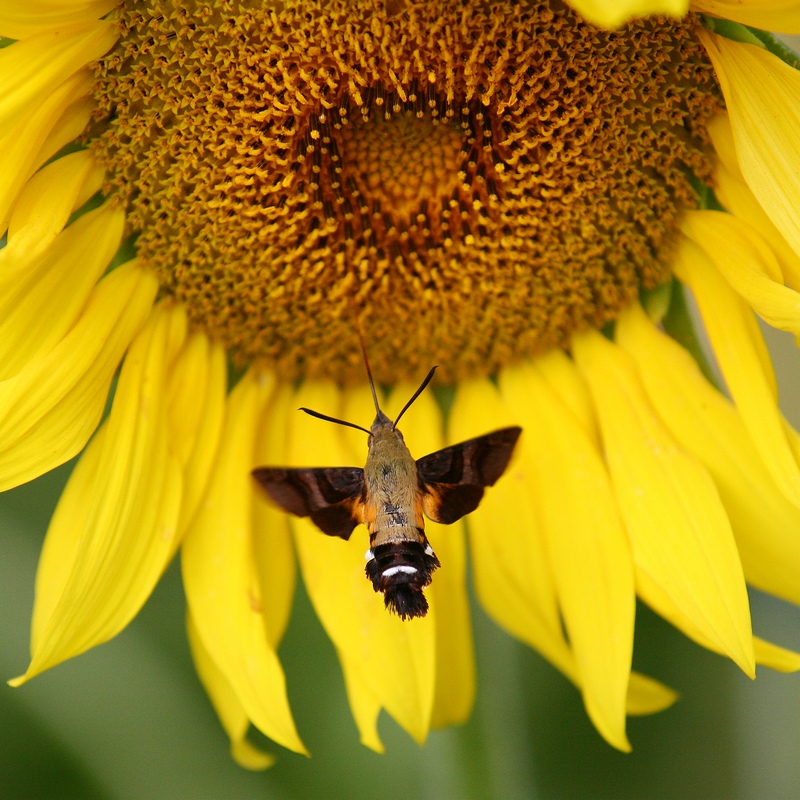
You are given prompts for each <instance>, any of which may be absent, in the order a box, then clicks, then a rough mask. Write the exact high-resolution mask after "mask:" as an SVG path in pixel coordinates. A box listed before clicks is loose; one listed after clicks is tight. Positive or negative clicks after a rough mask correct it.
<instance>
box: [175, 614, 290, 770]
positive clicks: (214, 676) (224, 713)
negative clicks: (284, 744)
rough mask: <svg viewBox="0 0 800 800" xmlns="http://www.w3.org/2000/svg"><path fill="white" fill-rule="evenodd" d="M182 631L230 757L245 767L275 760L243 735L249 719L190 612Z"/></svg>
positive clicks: (259, 766) (264, 765)
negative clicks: (204, 642)
mask: <svg viewBox="0 0 800 800" xmlns="http://www.w3.org/2000/svg"><path fill="white" fill-rule="evenodd" d="M186 631H187V634H188V638H189V646H190V648H191V650H192V658H193V659H194V665H195V668H196V669H197V675H198V676H199V678H200V682H201V683H202V684H203V688H204V689H205V690H206V693H207V694H208V696H209V698H210V700H211V704H212V705H213V706H214V710H215V711H216V712H217V716H218V717H219V721H220V723H222V728H223V730H224V731H225V733H227V734H228V738H229V739H230V741H231V755H232V756H233V759H234V760H235V761H236V763H237V764H238V765H239V766H240V767H244V768H245V769H253V770H260V769H267V767H271V766H272V765H273V764H274V763H275V759H274V758H273V757H272V756H271V755H269V753H265V752H263V751H262V750H259V749H258V748H256V747H254V746H253V745H252V744H250V742H248V741H247V739H246V738H245V737H246V736H247V730H248V728H249V727H250V720H249V719H248V718H247V714H246V713H245V710H244V707H243V706H242V704H241V703H240V702H239V698H238V697H237V696H236V692H234V690H233V687H232V686H231V685H230V683H229V682H228V680H227V679H226V677H225V676H224V675H223V674H222V672H221V670H220V669H219V668H218V667H217V665H216V664H215V663H214V660H213V659H212V658H211V656H210V655H209V654H208V652H207V651H206V649H205V647H203V643H202V642H201V641H200V635H199V634H198V633H197V628H196V626H195V624H194V621H193V620H192V615H191V614H187V615H186Z"/></svg>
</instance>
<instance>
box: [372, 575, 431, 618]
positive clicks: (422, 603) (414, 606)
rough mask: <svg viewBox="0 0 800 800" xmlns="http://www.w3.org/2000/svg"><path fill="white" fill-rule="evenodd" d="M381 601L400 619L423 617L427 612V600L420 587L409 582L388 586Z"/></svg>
mask: <svg viewBox="0 0 800 800" xmlns="http://www.w3.org/2000/svg"><path fill="white" fill-rule="evenodd" d="M383 603H384V605H385V606H386V608H388V609H389V611H392V612H394V613H395V614H397V616H398V617H400V619H402V620H406V619H413V618H414V617H424V616H425V615H426V614H427V613H428V601H427V600H426V599H425V595H424V593H423V591H422V589H417V588H416V587H415V586H412V585H411V584H409V583H398V584H395V585H394V586H390V587H389V588H388V589H387V590H386V591H385V592H384V593H383Z"/></svg>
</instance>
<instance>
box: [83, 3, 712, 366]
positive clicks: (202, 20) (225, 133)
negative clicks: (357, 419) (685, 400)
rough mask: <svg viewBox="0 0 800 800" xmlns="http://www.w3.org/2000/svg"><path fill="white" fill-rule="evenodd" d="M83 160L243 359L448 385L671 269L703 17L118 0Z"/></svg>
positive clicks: (532, 349)
mask: <svg viewBox="0 0 800 800" xmlns="http://www.w3.org/2000/svg"><path fill="white" fill-rule="evenodd" d="M119 15H120V25H121V29H122V36H121V37H120V40H119V42H118V44H117V45H116V47H115V49H114V50H113V51H112V52H111V53H110V54H109V55H108V56H106V57H105V58H104V59H103V61H102V62H101V63H100V64H99V65H98V67H97V70H96V89H95V98H96V101H97V104H98V107H99V111H98V115H97V122H96V126H95V128H94V130H93V138H92V146H93V147H94V149H95V152H96V154H97V156H98V158H99V159H100V161H101V162H102V163H103V164H104V165H105V167H106V169H107V176H108V182H107V186H106V191H107V192H108V193H110V194H114V195H116V196H118V197H119V198H120V200H121V201H122V202H124V203H125V204H126V207H127V208H128V210H129V214H128V220H129V226H130V231H131V233H132V234H135V235H136V237H137V248H138V251H139V254H140V256H141V257H142V258H143V259H144V260H145V261H147V262H148V263H149V264H151V266H152V268H153V269H154V270H156V271H157V273H158V274H159V277H160V279H161V283H162V287H163V291H164V293H166V294H169V295H172V296H174V297H175V298H176V299H178V300H179V301H181V302H183V303H185V305H186V307H187V309H188V312H189V315H190V318H191V319H192V321H193V323H194V324H195V325H196V326H198V327H201V328H203V329H205V330H206V331H207V332H208V333H209V334H210V335H212V336H213V337H215V338H217V339H219V340H221V341H222V342H223V343H224V344H225V345H226V346H227V347H228V349H229V350H230V351H231V352H232V353H233V354H234V356H235V357H236V358H237V359H238V360H239V361H240V362H242V363H243V364H245V363H250V362H252V361H255V360H261V361H264V362H266V363H268V364H272V365H274V366H275V367H276V368H277V369H279V370H280V371H281V373H282V374H283V375H285V376H287V377H292V376H300V375H308V376H327V377H333V378H334V379H336V380H340V381H347V380H352V379H363V366H362V364H361V360H360V353H359V344H358V335H357V333H356V326H355V323H354V316H355V315H357V316H358V319H359V322H360V325H361V327H362V328H363V330H364V334H365V338H366V342H367V347H368V351H369V354H370V360H371V361H372V363H373V370H374V372H375V373H376V377H377V378H378V379H379V380H383V381H387V382H395V381H397V380H399V379H403V378H408V379H411V378H415V377H417V376H418V375H419V373H420V372H424V371H425V370H427V369H428V368H429V366H430V365H431V364H433V363H436V364H439V365H440V371H441V373H442V374H443V375H444V376H445V377H446V378H449V379H451V380H454V379H457V378H461V377H465V376H469V375H477V374H488V373H491V372H493V371H495V370H496V369H497V368H498V367H500V366H502V365H504V364H507V363H509V362H512V361H514V360H515V359H518V358H522V357H526V356H533V355H536V354H538V353H541V352H543V351H545V350H547V349H549V348H552V347H560V346H565V345H567V344H568V342H569V338H570V336H571V335H572V334H573V333H574V332H575V331H578V330H580V329H583V328H586V327H588V326H595V327H600V326H602V325H604V324H606V323H607V322H609V321H611V320H613V319H614V318H615V317H616V315H617V314H618V313H619V312H620V310H621V309H623V308H624V307H625V306H626V305H628V304H629V303H630V302H631V301H632V299H633V298H635V297H636V295H637V293H638V292H639V291H640V290H641V289H642V288H652V287H654V286H656V285H658V284H659V283H661V282H663V281H664V280H665V279H666V278H667V277H668V276H669V260H670V256H671V253H672V249H673V247H674V245H675V243H676V241H677V237H678V223H679V220H680V215H681V213H682V211H683V210H684V209H685V208H687V207H689V206H691V205H693V204H694V202H695V195H694V192H693V189H692V181H693V180H694V179H695V178H697V179H700V180H705V181H708V180H710V175H711V165H710V162H709V158H708V152H709V145H708V137H707V134H706V130H705V123H706V122H707V120H708V119H709V118H710V116H711V115H712V114H713V113H714V112H715V111H717V110H719V105H720V103H719V99H718V97H719V95H718V91H717V88H716V84H715V82H714V79H713V73H712V70H711V67H710V65H709V64H708V63H707V61H706V59H705V56H704V53H703V50H702V48H701V46H700V45H699V44H698V42H697V41H696V40H695V38H694V37H693V35H692V26H693V24H694V21H693V19H692V18H688V19H687V21H685V22H683V23H677V22H666V21H664V20H649V21H638V22H636V23H633V24H631V25H630V26H628V27H627V28H625V29H624V30H622V31H615V32H604V31H598V30H595V29H593V28H591V27H590V26H588V25H586V24H584V23H583V22H582V21H581V20H580V19H579V18H578V17H577V16H576V15H574V14H573V13H572V12H571V11H570V10H568V9H567V8H565V7H564V6H563V4H562V3H561V2H559V0H541V1H539V2H536V1H535V0H529V2H513V1H512V0H505V1H502V0H501V2H498V3H494V4H492V5H491V6H489V5H487V4H485V3H482V2H477V0H476V1H475V2H464V3H455V2H450V1H449V0H428V1H427V2H424V3H412V2H410V0H386V2H385V3H381V2H372V1H371V0H370V1H368V0H326V1H325V2H323V0H285V2H283V3H281V4H279V7H275V8H270V7H266V8H265V7H264V4H263V3H262V2H255V1H254V0H218V2H217V3H215V4H209V3H207V2H194V0H186V2H183V3H181V4H180V5H179V6H177V7H176V6H175V5H174V3H173V1H172V0H131V2H126V3H125V4H124V5H123V6H122V7H121V9H120V11H119Z"/></svg>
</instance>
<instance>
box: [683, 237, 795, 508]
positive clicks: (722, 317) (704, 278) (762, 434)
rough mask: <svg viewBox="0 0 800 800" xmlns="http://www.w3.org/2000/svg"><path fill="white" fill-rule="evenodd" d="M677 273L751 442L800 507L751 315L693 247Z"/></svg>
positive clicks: (686, 249)
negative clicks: (690, 295) (692, 298)
mask: <svg viewBox="0 0 800 800" xmlns="http://www.w3.org/2000/svg"><path fill="white" fill-rule="evenodd" d="M673 271H674V272H675V274H676V275H677V276H678V278H679V279H680V280H681V281H683V282H684V283H685V284H687V285H688V286H689V287H690V288H691V290H692V293H693V294H694V296H695V298H696V300H697V305H698V307H699V309H700V314H701V316H702V318H703V323H704V325H705V327H706V330H707V332H708V337H709V340H710V342H711V346H712V348H713V350H714V354H715V356H716V358H717V361H718V363H719V366H720V369H721V370H722V374H723V375H724V377H725V382H726V383H727V385H728V388H729V390H730V393H731V396H732V397H733V400H734V402H735V404H736V408H737V409H738V411H739V414H740V415H741V417H742V421H743V422H744V424H745V426H746V427H747V430H748V431H749V433H750V437H751V439H752V441H753V444H754V445H755V447H756V449H757V450H758V452H759V454H760V455H761V458H762V460H763V462H764V464H765V466H766V467H767V469H768V470H769V472H770V473H771V474H772V476H773V479H774V480H775V482H776V483H777V484H778V486H779V487H780V489H781V491H782V492H783V493H784V494H785V495H786V496H787V497H788V498H789V499H790V500H791V501H792V502H793V503H795V504H796V505H799V506H800V469H798V465H797V461H796V460H795V456H794V454H793V452H792V449H791V446H790V444H789V442H788V441H787V434H786V429H785V427H784V420H783V417H782V416H781V413H780V410H779V408H778V403H777V391H776V388H775V376H774V373H773V372H772V369H771V364H770V363H769V355H768V353H767V350H766V347H765V345H764V340H763V337H762V336H761V333H760V331H759V329H758V326H757V324H756V322H755V319H754V317H753V313H752V311H750V309H749V307H748V306H747V305H746V304H745V302H744V301H743V300H742V299H741V298H740V297H739V296H738V295H737V294H736V293H735V292H734V291H733V289H731V288H730V286H729V285H728V284H727V282H726V281H725V280H724V279H723V278H722V277H721V276H720V274H719V273H718V272H717V271H716V270H715V269H714V267H713V266H712V265H711V263H709V261H708V259H707V258H706V256H705V255H704V254H703V252H702V251H701V250H700V249H699V248H698V247H697V246H696V245H694V244H693V243H691V242H688V241H685V242H683V243H682V244H681V247H680V249H679V251H678V253H677V255H676V259H675V261H674V263H673Z"/></svg>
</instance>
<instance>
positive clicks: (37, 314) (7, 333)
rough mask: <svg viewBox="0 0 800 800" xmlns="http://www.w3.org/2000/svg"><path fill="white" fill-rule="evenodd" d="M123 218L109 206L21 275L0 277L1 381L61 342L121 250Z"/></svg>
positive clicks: (84, 218) (66, 232)
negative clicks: (0, 293) (115, 255)
mask: <svg viewBox="0 0 800 800" xmlns="http://www.w3.org/2000/svg"><path fill="white" fill-rule="evenodd" d="M124 225H125V214H124V212H123V211H122V210H121V209H119V208H116V207H111V206H110V205H109V204H106V205H104V206H101V207H100V208H98V209H95V210H94V211H90V212H89V213H88V214H84V215H83V216H82V217H81V218H80V219H78V220H76V221H75V223H74V224H72V225H70V226H69V227H68V228H67V229H66V230H64V231H63V232H62V233H61V234H60V235H59V236H58V237H57V238H56V239H55V241H54V242H53V243H52V244H51V245H50V247H49V248H48V249H47V251H46V252H45V253H43V254H42V255H41V256H40V257H39V258H37V259H34V260H33V261H32V262H31V263H28V264H26V268H25V270H24V272H23V273H22V274H17V275H16V276H13V275H12V276H8V278H7V279H6V277H5V276H2V277H0V291H2V296H1V297H0V379H3V378H9V377H11V376H13V375H15V374H16V373H18V372H19V371H20V370H21V369H23V368H24V367H25V366H26V365H27V364H29V363H31V362H34V361H36V360H38V359H40V358H42V357H44V356H46V355H47V354H48V353H49V352H50V351H51V350H52V349H53V347H55V346H56V344H57V343H58V342H59V341H61V339H63V337H64V336H65V335H66V333H67V332H68V331H69V330H70V328H71V327H72V326H73V325H74V324H75V320H76V319H77V318H78V316H79V315H80V313H81V312H82V310H83V308H84V306H85V305H86V301H87V298H88V296H89V293H90V292H91V291H92V288H93V287H94V285H95V284H96V283H97V281H98V279H99V278H100V276H101V275H102V274H103V272H105V270H106V268H107V267H108V264H109V262H110V261H111V259H112V258H113V257H114V253H115V252H116V251H117V248H118V247H119V243H120V241H121V239H122V232H123V228H124Z"/></svg>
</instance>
